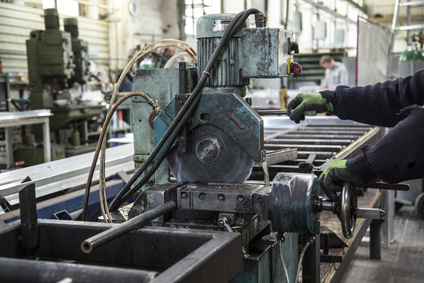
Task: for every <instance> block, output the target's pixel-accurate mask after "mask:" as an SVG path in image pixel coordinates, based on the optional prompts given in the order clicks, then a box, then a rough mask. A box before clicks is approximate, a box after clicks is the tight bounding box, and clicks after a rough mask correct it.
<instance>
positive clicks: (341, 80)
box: [319, 55, 349, 90]
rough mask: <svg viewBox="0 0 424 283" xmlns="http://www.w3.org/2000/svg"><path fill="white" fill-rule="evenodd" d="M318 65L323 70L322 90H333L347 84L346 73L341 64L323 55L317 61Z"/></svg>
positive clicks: (344, 67)
mask: <svg viewBox="0 0 424 283" xmlns="http://www.w3.org/2000/svg"><path fill="white" fill-rule="evenodd" d="M319 64H320V65H321V66H322V67H323V68H324V69H325V79H324V81H323V82H322V84H321V88H322V89H328V90H335V89H336V87H337V86H339V85H347V84H348V77H349V76H348V71H347V69H346V66H345V65H344V64H343V63H341V62H336V61H334V59H333V58H331V57H330V56H328V55H324V56H322V57H321V59H320V60H319Z"/></svg>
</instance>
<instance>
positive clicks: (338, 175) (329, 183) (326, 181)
mask: <svg viewBox="0 0 424 283" xmlns="http://www.w3.org/2000/svg"><path fill="white" fill-rule="evenodd" d="M346 162H347V160H346V159H341V160H335V161H333V162H332V163H330V166H328V167H327V169H325V171H324V172H322V173H321V176H320V177H319V181H320V183H321V188H322V189H323V190H324V193H325V194H326V195H327V197H328V198H329V199H330V200H332V201H336V200H337V192H341V191H342V189H343V183H344V182H349V183H352V184H354V185H358V186H362V180H361V178H360V177H359V176H357V175H356V174H353V173H352V172H350V171H349V169H347V167H346ZM370 185H371V184H370Z"/></svg>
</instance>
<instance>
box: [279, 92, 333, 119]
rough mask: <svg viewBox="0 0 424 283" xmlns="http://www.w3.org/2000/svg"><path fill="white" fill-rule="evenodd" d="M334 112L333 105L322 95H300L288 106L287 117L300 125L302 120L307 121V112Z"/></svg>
mask: <svg viewBox="0 0 424 283" xmlns="http://www.w3.org/2000/svg"><path fill="white" fill-rule="evenodd" d="M333 110H334V108H333V104H331V102H327V100H326V99H325V98H323V97H322V96H321V94H320V93H299V94H298V95H296V97H295V98H293V99H292V100H291V101H290V103H289V104H288V105H287V115H288V116H289V117H290V120H293V121H294V122H296V123H299V122H300V120H305V112H306V111H316V112H317V113H323V112H326V111H333Z"/></svg>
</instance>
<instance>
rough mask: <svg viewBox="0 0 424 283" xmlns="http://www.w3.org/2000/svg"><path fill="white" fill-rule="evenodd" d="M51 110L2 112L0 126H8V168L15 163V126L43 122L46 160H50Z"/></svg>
mask: <svg viewBox="0 0 424 283" xmlns="http://www.w3.org/2000/svg"><path fill="white" fill-rule="evenodd" d="M50 116H52V114H51V112H50V110H46V109H43V110H32V111H25V112H4V113H3V112H2V113H0V128H6V152H7V168H10V167H11V166H12V165H13V127H15V126H23V125H34V124H43V145H44V162H50V160H51V149H50Z"/></svg>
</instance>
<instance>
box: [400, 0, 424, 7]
mask: <svg viewBox="0 0 424 283" xmlns="http://www.w3.org/2000/svg"><path fill="white" fill-rule="evenodd" d="M422 6H424V1H410V2H402V3H399V7H411V8H416V7H422Z"/></svg>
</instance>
